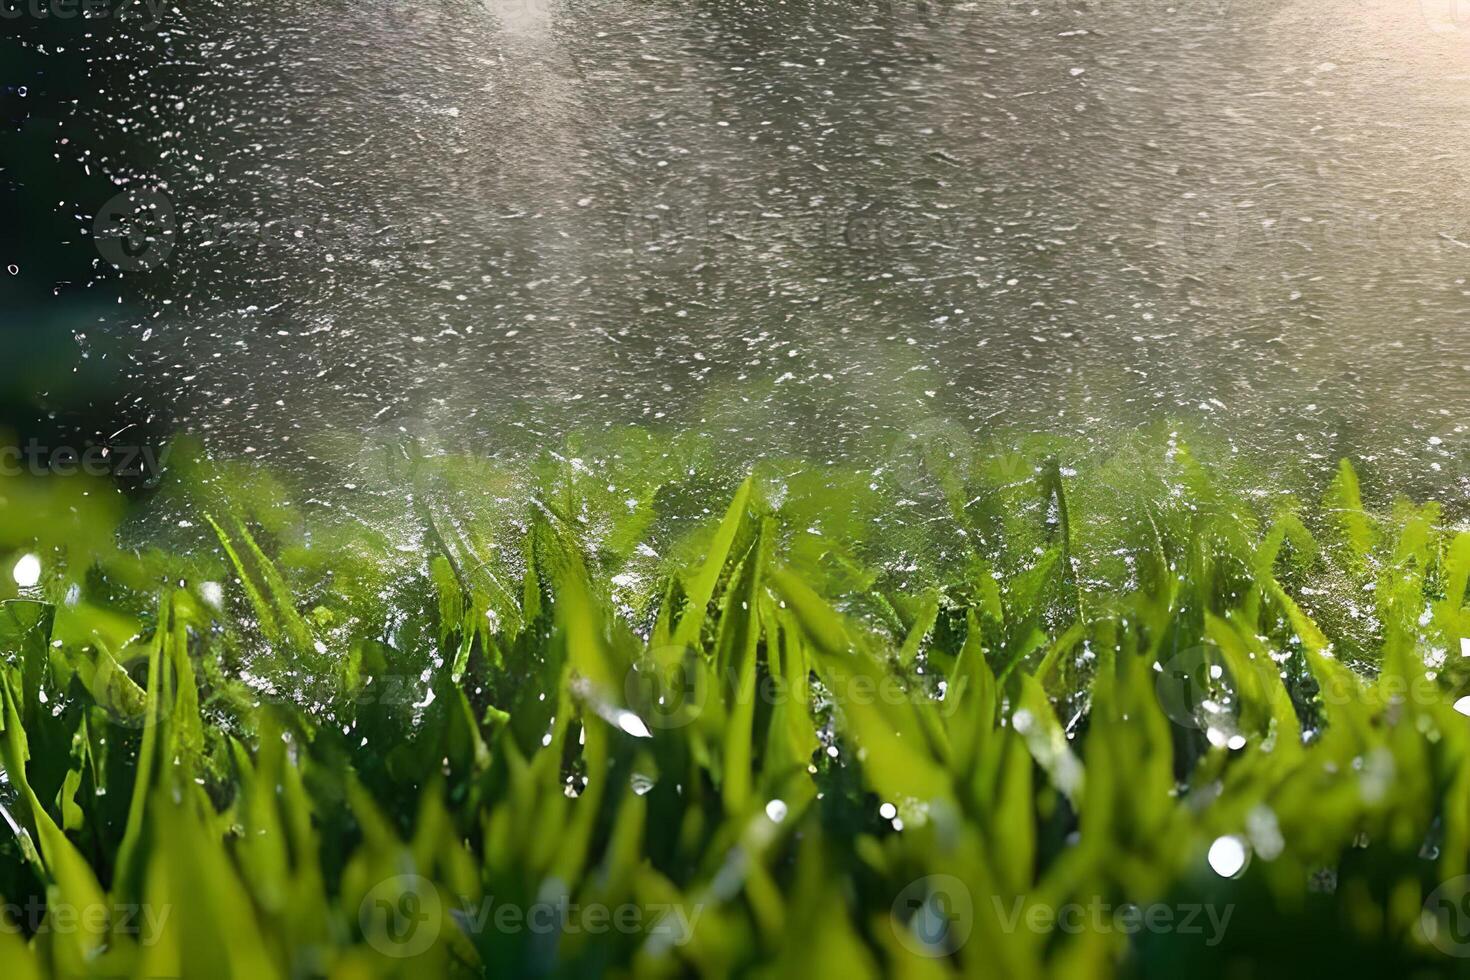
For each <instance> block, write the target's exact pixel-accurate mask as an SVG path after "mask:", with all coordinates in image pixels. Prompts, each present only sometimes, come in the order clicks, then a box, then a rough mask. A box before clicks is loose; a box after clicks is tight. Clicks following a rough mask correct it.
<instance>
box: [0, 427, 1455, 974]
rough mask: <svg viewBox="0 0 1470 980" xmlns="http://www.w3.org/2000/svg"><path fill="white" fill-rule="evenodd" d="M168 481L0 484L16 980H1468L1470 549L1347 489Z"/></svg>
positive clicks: (173, 467)
mask: <svg viewBox="0 0 1470 980" xmlns="http://www.w3.org/2000/svg"><path fill="white" fill-rule="evenodd" d="M170 450H171V455H170V459H169V467H168V474H167V476H166V477H165V479H164V480H163V481H162V483H161V484H160V485H159V486H158V487H156V488H152V489H148V490H144V491H134V492H132V493H130V494H129V495H124V494H123V493H121V492H120V491H118V490H117V489H116V488H115V487H113V486H111V485H110V484H106V483H103V482H101V481H92V480H88V479H87V478H84V477H80V476H78V477H62V476H55V475H52V476H46V477H32V476H26V477H14V478H9V479H7V480H6V481H5V483H4V484H3V486H0V560H3V568H4V569H5V571H6V574H5V575H4V576H3V579H4V581H3V584H0V592H3V595H4V602H3V604H0V638H3V643H0V656H3V661H0V697H3V714H0V721H3V733H0V764H3V768H4V783H3V786H0V809H3V813H0V815H3V816H4V818H5V821H6V823H7V824H8V830H7V829H6V828H3V827H0V837H3V840H0V900H3V902H4V925H5V927H4V929H3V930H0V967H3V973H4V975H5V976H6V977H7V978H13V980H20V978H25V977H32V976H40V977H49V976H57V977H138V978H143V977H176V976H183V977H205V976H208V977H242V978H244V977H248V978H256V977H277V976H278V977H312V976H328V977H343V978H347V977H371V976H405V977H407V976H415V977H417V976H460V975H465V976H470V975H495V976H522V975H565V976H584V975H598V974H608V975H615V976H649V977H665V976H667V977H674V976H689V975H700V976H713V977H720V976H727V975H737V974H738V975H745V974H760V975H775V976H842V977H845V978H857V977H862V976H880V975H892V976H912V977H941V976H948V975H967V976H975V977H1006V978H1026V977H1042V976H1066V977H1107V976H1161V977H1162V976H1179V975H1186V974H1192V975H1195V976H1221V977H1260V976H1270V975H1281V976H1292V977H1301V976H1307V975H1314V974H1319V973H1323V972H1325V971H1330V970H1334V969H1337V970H1345V971H1355V972H1356V971H1364V972H1368V971H1374V972H1383V971H1386V970H1390V969H1392V970H1397V971H1402V972H1403V973H1405V974H1406V975H1416V976H1417V975H1440V974H1446V975H1448V974H1452V973H1453V972H1454V971H1455V970H1456V968H1457V967H1459V966H1460V964H1462V963H1463V962H1464V961H1463V960H1462V959H1460V957H1465V956H1467V955H1470V912H1467V909H1470V899H1467V895H1470V877H1466V872H1467V870H1470V869H1467V867H1466V859H1467V855H1470V718H1467V717H1466V716H1465V714H1464V713H1462V711H1457V710H1456V707H1455V706H1456V703H1457V702H1459V703H1460V705H1461V708H1462V709H1463V710H1470V707H1467V706H1470V701H1460V699H1461V698H1463V697H1465V695H1466V694H1467V693H1470V657H1466V656H1465V655H1464V654H1465V652H1466V648H1467V647H1470V642H1467V641H1466V640H1465V639H1464V638H1465V637H1470V610H1467V608H1466V606H1465V603H1466V587H1467V580H1470V532H1466V531H1463V530H1457V529H1456V528H1455V527H1454V526H1453V523H1452V522H1451V521H1448V520H1447V519H1446V518H1444V517H1443V516H1442V515H1441V513H1440V512H1439V509H1438V508H1437V507H1435V506H1433V505H1422V506H1420V505H1415V504H1413V503H1411V502H1408V501H1404V500H1396V501H1395V500H1388V499H1368V500H1365V499H1364V497H1365V496H1367V497H1369V498H1373V497H1374V496H1375V494H1374V493H1371V492H1368V491H1365V490H1363V489H1360V486H1359V478H1358V475H1357V474H1356V473H1355V471H1354V468H1353V466H1352V465H1351V464H1350V463H1349V462H1347V461H1344V462H1343V463H1342V465H1341V468H1340V470H1339V471H1338V474H1337V477H1336V478H1335V479H1334V480H1333V481H1332V482H1331V484H1330V486H1328V487H1326V488H1325V492H1321V488H1318V490H1317V491H1311V492H1310V494H1309V491H1310V488H1309V487H1306V486H1305V483H1309V482H1310V481H1304V486H1303V488H1302V489H1299V490H1298V492H1296V493H1287V492H1284V491H1280V490H1272V491H1269V492H1268V491H1264V490H1261V489H1260V487H1262V486H1273V487H1275V486H1280V485H1281V484H1280V483H1279V482H1274V481H1267V480H1263V479H1262V478H1260V476H1259V474H1256V473H1253V472H1252V471H1251V469H1250V467H1249V465H1247V464H1245V463H1243V462H1241V461H1240V460H1239V459H1237V458H1236V457H1235V456H1234V455H1232V454H1231V453H1229V452H1228V451H1225V450H1224V449H1222V448H1221V447H1218V446H1213V445H1211V444H1210V442H1209V440H1208V439H1206V438H1204V437H1199V438H1197V439H1196V438H1191V439H1190V440H1188V442H1186V440H1185V439H1184V438H1183V437H1181V436H1180V435H1179V434H1178V433H1175V432H1169V431H1167V430H1160V431H1158V432H1147V433H1139V434H1133V435H1130V436H1129V437H1128V438H1126V439H1123V438H1120V439H1119V441H1118V444H1116V445H1113V446H1109V447H1097V446H1078V445H1072V444H1069V443H1067V442H1065V441H1061V440H1055V439H1044V438H1040V437H1038V438H1031V439H1023V440H1020V441H1018V442H1016V443H1013V444H1008V445H1002V444H1000V443H998V442H982V441H979V440H974V439H971V438H969V437H966V436H964V435H960V434H955V433H952V432H949V431H948V430H931V431H928V432H926V433H925V434H924V435H923V437H922V438H920V439H909V440H907V442H906V444H904V445H902V446H900V447H896V448H895V449H894V451H892V452H890V453H888V454H886V455H882V456H881V458H883V459H884V460H885V462H884V463H883V464H882V465H879V466H875V467H873V468H870V469H859V468H843V467H839V466H835V465H823V464H820V463H815V462H811V461H804V460H799V459H785V458H783V459H768V460H764V461H762V462H761V463H760V464H759V465H757V466H755V467H754V468H753V469H751V470H749V471H743V472H734V473H732V472H729V471H728V470H727V469H726V468H724V467H722V466H720V465H718V463H717V462H715V461H714V460H715V456H714V455H713V453H712V449H711V447H709V446H708V445H705V444H703V443H700V442H699V441H697V440H690V439H679V438H673V437H668V436H665V435H661V434H658V433H654V432H650V431H647V430H642V429H629V430H619V431H616V432H610V433H603V434H600V435H598V436H596V437H586V438H583V439H577V440H572V441H571V442H569V443H568V444H567V445H565V446H561V447H559V448H558V449H557V451H555V452H552V451H546V452H545V453H543V454H542V456H541V457H540V458H539V459H537V460H536V461H535V462H534V463H533V464H531V465H513V464H510V463H501V462H497V461H493V460H485V459H479V458H474V457H470V456H463V455H452V454H442V453H435V452H430V451H428V450H426V449H425V448H424V447H423V446H421V445H419V444H416V443H414V442H412V441H409V440H404V441H402V442H389V443H386V444H382V445H373V446H368V447H347V448H344V447H343V446H336V447H334V448H333V449H332V453H333V454H334V455H331V456H330V457H328V456H326V455H324V456H323V458H331V459H332V460H333V462H332V464H331V466H330V467H329V469H330V471H331V472H332V473H333V475H334V476H335V478H336V479H338V480H339V481H341V482H342V483H344V484H347V483H349V482H350V484H351V485H350V487H348V492H344V493H341V494H318V493H315V492H313V490H312V487H311V484H312V480H313V478H312V477H311V476H310V475H308V474H303V473H295V474H291V473H279V472H277V473H272V472H269V471H267V470H266V469H264V468H261V467H256V466H251V465H248V464H244V463H239V462H226V461H216V460H211V459H209V458H208V457H207V456H206V455H205V454H204V453H203V452H202V451H201V450H199V449H198V448H197V447H196V446H192V445H190V444H188V443H179V444H176V445H174V446H172V447H170ZM324 453H325V450H324ZM1364 479H1365V481H1367V482H1368V484H1369V486H1370V487H1371V486H1373V484H1372V481H1369V480H1368V473H1367V472H1366V471H1365V476H1364Z"/></svg>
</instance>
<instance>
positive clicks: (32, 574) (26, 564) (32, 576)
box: [10, 555, 41, 589]
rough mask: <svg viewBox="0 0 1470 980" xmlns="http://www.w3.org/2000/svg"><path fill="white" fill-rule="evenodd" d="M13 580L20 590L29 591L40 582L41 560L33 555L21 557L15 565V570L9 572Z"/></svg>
mask: <svg viewBox="0 0 1470 980" xmlns="http://www.w3.org/2000/svg"><path fill="white" fill-rule="evenodd" d="M10 574H11V576H12V577H13V578H14V579H15V584H16V585H18V586H20V587H21V588H22V589H29V588H30V587H31V586H33V585H35V584H36V583H37V582H39V581H40V580H41V559H39V558H37V557H36V556H35V555H22V556H21V559H20V561H18V562H16V563H15V568H13V569H11V571H10Z"/></svg>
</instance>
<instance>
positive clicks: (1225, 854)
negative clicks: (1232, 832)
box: [1209, 836, 1248, 878]
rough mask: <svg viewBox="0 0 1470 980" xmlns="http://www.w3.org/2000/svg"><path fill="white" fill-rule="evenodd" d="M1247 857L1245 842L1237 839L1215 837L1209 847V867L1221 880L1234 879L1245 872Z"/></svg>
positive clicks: (1232, 837)
mask: <svg viewBox="0 0 1470 980" xmlns="http://www.w3.org/2000/svg"><path fill="white" fill-rule="evenodd" d="M1247 856H1248V854H1247V851H1246V845H1245V841H1243V840H1241V839H1240V838H1239V837H1234V836H1226V837H1217V838H1215V842H1214V843H1213V844H1211V845H1210V854H1209V861H1210V867H1211V868H1214V869H1215V874H1217V875H1219V876H1220V877H1222V878H1234V877H1235V876H1236V875H1238V874H1240V873H1241V871H1243V870H1245V862H1246V858H1247Z"/></svg>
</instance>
